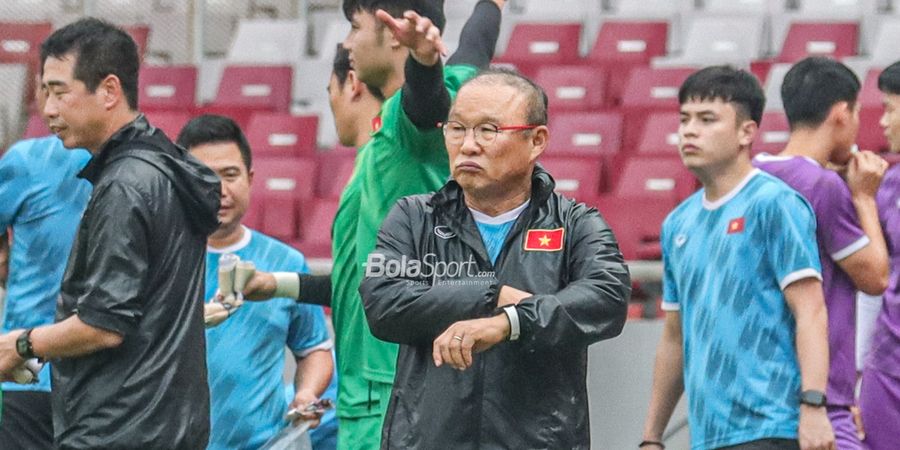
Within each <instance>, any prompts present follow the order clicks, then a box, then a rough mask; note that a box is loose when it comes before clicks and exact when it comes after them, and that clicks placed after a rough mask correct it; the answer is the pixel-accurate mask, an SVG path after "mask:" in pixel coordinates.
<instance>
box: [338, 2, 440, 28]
mask: <svg viewBox="0 0 900 450" xmlns="http://www.w3.org/2000/svg"><path fill="white" fill-rule="evenodd" d="M342 8H343V10H344V17H346V18H347V20H353V14H354V13H356V12H359V11H364V12H367V13H369V14H375V11H378V10H379V9H383V10H385V11H387V13H388V14H390V15H391V16H393V17H403V13H404V12H406V11H409V10H413V11H415V12H417V13H419V15H420V16H422V17H427V18H429V19H431V22H432V23H434V25H435V26H436V27H438V28H439V29H440V30H441V31H444V24H446V22H447V18H446V17H445V16H444V0H344V3H343V5H342ZM378 23H379V24H381V22H380V21H379V22H378Z"/></svg>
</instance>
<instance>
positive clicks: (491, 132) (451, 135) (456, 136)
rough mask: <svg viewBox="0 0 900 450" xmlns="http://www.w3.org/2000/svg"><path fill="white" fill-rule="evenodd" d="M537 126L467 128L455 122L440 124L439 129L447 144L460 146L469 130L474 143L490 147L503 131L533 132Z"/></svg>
mask: <svg viewBox="0 0 900 450" xmlns="http://www.w3.org/2000/svg"><path fill="white" fill-rule="evenodd" d="M539 126H540V125H508V126H497V125H494V124H492V123H482V124H479V125H475V126H474V127H467V126H465V125H463V124H461V123H459V122H457V121H455V120H451V121H450V122H445V123H443V124H440V127H441V129H443V130H444V137H445V138H446V140H447V143H448V144H453V145H460V144H462V143H463V141H465V140H466V134H468V132H469V130H470V129H471V130H472V133H473V134H474V135H475V143H476V144H478V145H480V146H482V147H487V146H488V145H491V144H492V143H493V142H494V140H496V139H497V135H498V134H500V133H502V132H504V131H526V130H533V129H535V128H537V127H539Z"/></svg>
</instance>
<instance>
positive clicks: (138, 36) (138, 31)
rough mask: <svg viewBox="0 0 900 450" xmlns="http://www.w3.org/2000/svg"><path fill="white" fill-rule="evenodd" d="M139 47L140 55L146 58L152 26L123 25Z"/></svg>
mask: <svg viewBox="0 0 900 450" xmlns="http://www.w3.org/2000/svg"><path fill="white" fill-rule="evenodd" d="M122 29H124V30H125V32H127V33H128V34H129V35H131V38H132V39H134V43H135V44H137V47H138V57H140V58H141V60H143V59H144V53H145V52H146V51H147V40H148V39H149V38H150V27H149V26H148V25H141V24H134V25H125V26H123V27H122Z"/></svg>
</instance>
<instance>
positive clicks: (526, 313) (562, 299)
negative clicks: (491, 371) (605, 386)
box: [516, 209, 631, 350]
mask: <svg viewBox="0 0 900 450" xmlns="http://www.w3.org/2000/svg"><path fill="white" fill-rule="evenodd" d="M572 236H573V239H574V240H573V241H572V242H571V243H567V247H568V248H567V251H568V253H569V257H568V271H569V273H568V277H567V278H568V279H569V280H570V281H569V284H568V285H567V286H566V287H565V288H563V289H562V290H560V291H559V292H557V293H556V294H554V295H535V296H533V297H529V298H526V299H524V300H522V302H521V303H519V304H518V306H516V311H517V312H518V315H519V324H520V327H521V335H520V337H519V340H520V341H521V342H522V345H523V346H526V347H530V348H531V349H535V350H536V349H544V350H546V349H549V348H553V347H557V346H561V345H566V346H587V345H590V344H592V343H594V342H597V341H600V340H603V339H609V338H611V337H615V336H617V335H618V334H619V333H621V332H622V328H623V327H624V325H625V319H626V315H627V310H628V298H629V297H630V296H631V277H630V275H629V273H628V267H627V266H626V265H625V260H624V258H623V257H622V253H621V252H619V247H618V244H617V243H616V240H615V237H614V236H613V234H612V231H610V229H609V227H608V226H607V225H606V223H604V221H603V219H601V218H600V215H599V214H598V213H597V211H595V210H593V209H591V210H588V211H587V212H585V214H584V215H583V216H581V217H580V218H578V219H576V222H575V226H574V227H573V229H572Z"/></svg>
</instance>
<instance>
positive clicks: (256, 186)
mask: <svg viewBox="0 0 900 450" xmlns="http://www.w3.org/2000/svg"><path fill="white" fill-rule="evenodd" d="M253 171H254V176H253V196H254V199H253V202H258V203H262V215H261V218H262V220H261V227H260V228H261V230H260V231H262V232H263V233H266V234H268V235H270V236H274V237H276V238H278V239H281V240H284V241H290V240H293V239H295V238H296V233H297V230H298V228H299V227H298V226H297V224H298V218H299V215H300V211H299V209H300V208H301V207H302V206H303V205H305V204H306V203H308V202H309V200H311V199H312V197H313V194H314V186H315V173H316V162H315V160H313V159H310V158H258V159H255V160H254V161H253Z"/></svg>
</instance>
